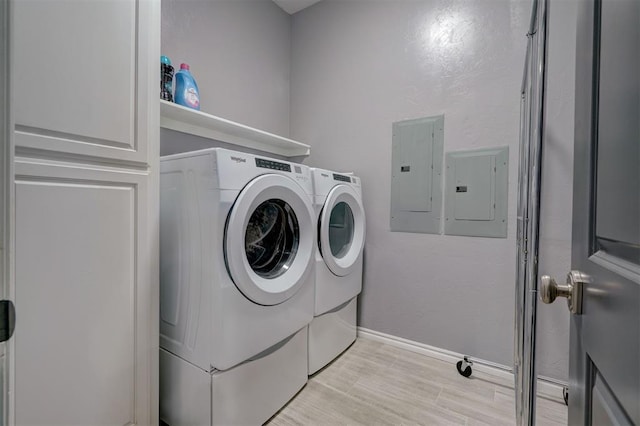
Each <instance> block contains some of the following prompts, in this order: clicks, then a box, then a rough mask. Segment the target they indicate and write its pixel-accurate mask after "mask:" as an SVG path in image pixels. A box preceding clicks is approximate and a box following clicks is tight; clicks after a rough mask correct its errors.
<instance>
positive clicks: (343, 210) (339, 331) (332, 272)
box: [309, 168, 366, 374]
mask: <svg viewBox="0 0 640 426" xmlns="http://www.w3.org/2000/svg"><path fill="white" fill-rule="evenodd" d="M311 174H312V177H313V188H314V210H315V213H316V221H317V228H318V238H317V244H316V254H315V263H316V273H315V308H314V319H313V322H312V323H311V324H310V325H309V374H313V373H315V372H316V371H318V370H319V369H320V368H322V367H324V366H325V365H326V364H328V363H329V362H330V361H331V360H333V359H334V358H335V357H336V356H338V355H339V354H340V353H341V352H342V351H344V350H345V349H346V348H347V347H349V345H350V344H351V343H353V341H354V340H355V339H356V314H357V309H356V297H357V295H358V294H359V293H360V292H361V290H362V259H363V250H364V242H365V225H366V223H365V214H364V207H363V205H362V190H361V184H360V178H359V177H357V176H353V175H347V174H340V173H336V172H332V171H329V170H325V169H317V168H312V169H311Z"/></svg>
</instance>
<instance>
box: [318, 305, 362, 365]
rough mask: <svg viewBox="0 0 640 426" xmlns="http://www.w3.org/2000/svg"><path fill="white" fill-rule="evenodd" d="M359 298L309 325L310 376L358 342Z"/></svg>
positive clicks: (319, 317)
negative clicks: (357, 318)
mask: <svg viewBox="0 0 640 426" xmlns="http://www.w3.org/2000/svg"><path fill="white" fill-rule="evenodd" d="M356 314H357V297H354V298H353V299H351V300H350V301H349V302H347V303H345V304H343V305H341V306H338V307H337V308H336V309H333V310H331V311H329V312H327V313H326V314H322V315H320V316H317V317H314V318H313V321H312V322H311V324H309V375H312V374H314V373H315V372H317V371H318V370H320V369H321V368H322V367H324V366H325V365H327V364H328V363H330V362H331V361H332V360H333V359H334V358H336V357H337V356H338V355H340V354H341V353H342V352H343V351H344V350H345V349H347V348H348V347H349V346H350V345H351V344H352V343H353V342H354V341H355V340H356V334H357V331H356Z"/></svg>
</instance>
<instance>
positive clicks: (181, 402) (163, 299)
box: [160, 148, 316, 425]
mask: <svg viewBox="0 0 640 426" xmlns="http://www.w3.org/2000/svg"><path fill="white" fill-rule="evenodd" d="M160 179H161V182H160V188H161V196H160V204H161V206H160V264H161V272H160V346H161V353H160V367H161V374H160V378H161V383H160V387H161V391H160V393H161V395H160V396H161V418H162V420H163V421H165V422H166V423H168V424H170V425H177V424H192V423H197V424H219V423H224V424H242V423H244V424H253V423H256V424H259V423H263V422H264V421H266V420H268V418H269V417H271V416H272V415H273V414H274V413H275V412H277V410H278V409H280V408H281V407H282V406H283V405H284V404H285V403H286V402H287V401H288V400H289V399H290V398H291V397H292V396H293V395H295V393H296V392H297V391H298V390H299V389H300V388H301V387H302V386H304V383H305V382H306V377H307V369H306V362H307V348H306V326H307V324H308V323H309V322H310V321H311V320H312V318H313V301H314V299H313V280H314V274H313V270H314V267H315V265H314V263H315V258H314V253H315V239H316V231H315V228H316V226H315V217H314V212H313V207H312V193H313V186H312V180H311V174H310V170H309V168H308V167H306V166H304V165H300V164H295V163H290V162H286V161H279V160H273V159H269V158H266V157H260V156H255V155H251V154H246V153H241V152H234V151H229V150H226V149H221V148H214V149H207V150H202V151H195V152H190V153H183V154H177V155H172V156H168V157H163V158H162V159H161V177H160ZM302 373H304V374H302ZM303 376H304V377H303Z"/></svg>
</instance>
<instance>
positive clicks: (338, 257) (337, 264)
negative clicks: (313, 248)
mask: <svg viewBox="0 0 640 426" xmlns="http://www.w3.org/2000/svg"><path fill="white" fill-rule="evenodd" d="M318 228H319V233H320V234H319V236H318V241H319V246H320V253H321V254H322V258H323V259H324V262H325V263H326V265H327V267H328V268H329V269H330V270H331V272H333V273H334V274H335V275H338V276H341V277H342V276H345V275H348V274H350V273H351V272H352V271H353V268H355V266H356V262H357V260H358V258H359V257H360V255H361V253H362V250H363V248H364V237H365V217H364V208H363V207H362V202H361V201H360V196H359V195H358V194H357V193H356V191H355V190H354V189H353V188H351V187H350V186H347V185H337V186H335V187H333V189H332V190H331V192H329V195H328V196H327V200H326V201H325V203H324V207H323V208H322V212H321V213H320V223H319V227H318Z"/></svg>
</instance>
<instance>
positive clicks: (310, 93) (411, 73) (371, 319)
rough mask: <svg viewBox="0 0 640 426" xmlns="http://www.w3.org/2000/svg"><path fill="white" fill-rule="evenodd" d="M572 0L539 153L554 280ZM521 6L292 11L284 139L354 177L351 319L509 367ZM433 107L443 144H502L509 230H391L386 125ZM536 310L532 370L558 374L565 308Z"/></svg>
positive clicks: (562, 261)
mask: <svg viewBox="0 0 640 426" xmlns="http://www.w3.org/2000/svg"><path fill="white" fill-rule="evenodd" d="M554 4H555V3H554ZM552 7H553V6H552ZM572 7H573V6H571V5H568V6H567V5H565V4H559V6H558V8H559V9H563V11H562V12H560V11H558V15H555V16H554V15H552V17H553V18H552V19H553V21H552V24H551V25H552V26H557V27H558V28H553V29H552V37H559V38H560V39H563V40H561V41H560V42H559V43H560V45H556V44H555V42H551V43H550V48H551V50H552V61H551V64H552V66H553V67H554V69H553V70H552V71H550V73H551V75H552V76H551V77H550V80H551V81H550V88H551V90H561V92H562V93H560V94H558V95H557V96H556V95H555V94H554V95H553V96H550V98H549V99H550V103H551V104H553V106H552V107H550V109H549V115H550V117H551V119H552V120H553V123H552V124H549V125H548V131H549V133H550V134H551V135H553V137H555V138H557V141H556V142H554V144H553V146H552V147H551V148H550V149H548V150H547V152H546V156H545V161H546V162H547V163H548V164H547V165H545V167H546V169H545V170H546V171H547V172H549V179H546V180H545V195H544V197H545V201H549V200H554V201H559V203H558V204H559V206H560V207H558V208H557V209H555V208H554V211H551V210H550V209H548V208H545V209H544V211H543V220H547V221H548V225H545V226H544V227H543V230H542V232H543V235H542V243H543V254H542V256H541V257H542V259H543V260H542V262H543V264H542V268H546V267H548V268H549V270H550V272H552V273H557V274H558V275H561V274H564V273H566V271H565V270H567V269H568V268H567V261H568V259H569V252H568V249H569V246H568V244H569V239H570V235H568V234H567V233H570V226H568V225H567V224H568V223H569V222H570V216H569V212H570V205H571V199H570V196H569V197H567V195H570V187H569V186H568V185H569V184H570V170H571V169H570V165H569V166H568V168H565V167H567V165H566V164H565V161H564V160H563V159H564V158H568V159H569V161H570V158H571V155H570V151H571V150H570V147H571V146H572V121H571V120H572V113H573V100H572V98H571V96H570V95H571V93H572V87H573V86H572V75H573V71H572V66H573V54H572V52H573V50H574V47H573V44H574V43H575V35H573V39H572V38H571V32H572V31H573V32H575V24H572V23H568V24H567V23H566V22H560V19H559V18H560V17H562V19H564V18H567V17H568V16H567V15H571V13H573V12H572V11H571V10H570V9H571V8H572ZM530 10H531V4H530V2H525V1H515V0H511V1H508V0H500V1H497V0H493V1H481V2H479V1H468V0H434V1H429V0H422V1H389V0H387V1H367V2H364V1H343V0H324V1H323V2H320V3H318V4H316V5H314V6H312V7H311V8H309V9H306V10H304V11H302V12H299V13H298V14H296V15H294V16H293V27H292V83H291V135H292V137H294V138H298V139H300V140H302V141H305V142H307V143H310V144H311V145H312V155H311V157H310V159H309V161H308V163H310V164H312V165H319V166H324V167H328V168H334V169H337V170H344V171H349V170H353V171H355V172H356V173H357V174H359V175H360V176H361V177H362V180H363V190H364V203H365V209H366V212H367V220H368V223H367V245H366V255H365V278H364V280H365V281H364V290H363V293H362V296H361V303H360V324H361V325H362V326H364V327H367V328H371V329H374V330H378V331H381V332H385V333H389V334H393V335H397V336H401V337H405V338H408V339H412V340H416V341H419V342H423V343H426V344H429V345H433V346H437V347H442V348H446V349H449V350H453V351H457V352H462V353H465V354H470V355H472V356H475V357H479V358H484V359H488V360H491V361H494V362H498V363H502V364H507V365H511V364H512V352H513V330H512V327H513V311H514V290H513V289H514V274H515V219H516V186H517V154H518V124H519V89H520V84H521V78H522V69H523V60H524V53H525V46H526V38H525V33H526V32H527V29H528V24H529V17H530ZM570 18H571V19H574V20H575V16H572V17H570ZM554 33H555V34H554ZM556 73H557V74H558V79H557V80H555V77H553V75H554V74H556ZM442 113H444V114H445V151H455V150H462V149H473V148H480V147H491V146H504V145H508V146H509V148H510V163H509V229H508V238H507V239H488V238H466V237H453V236H441V235H424V234H408V233H392V232H390V231H389V215H390V213H389V200H390V176H391V170H390V163H391V123H392V122H394V121H398V120H403V119H408V118H416V117H422V116H431V115H437V114H442ZM558 155H561V156H562V158H559V157H558ZM567 179H569V180H567ZM551 180H558V185H557V186H556V185H555V184H554V185H550V184H549V183H550V181H551ZM567 191H569V193H567ZM565 197H567V198H566V199H565ZM567 206H569V207H568V210H567ZM541 271H544V269H541ZM558 271H560V272H558ZM540 311H541V313H542V318H541V321H540V325H541V333H540V342H539V351H540V353H541V356H540V361H541V363H540V373H541V374H544V375H548V376H553V377H556V378H560V379H566V375H567V366H566V359H567V351H568V341H569V339H568V326H567V323H568V314H567V312H566V309H564V310H563V309H562V308H561V307H558V306H553V307H546V306H545V307H544V308H541V309H540Z"/></svg>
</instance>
